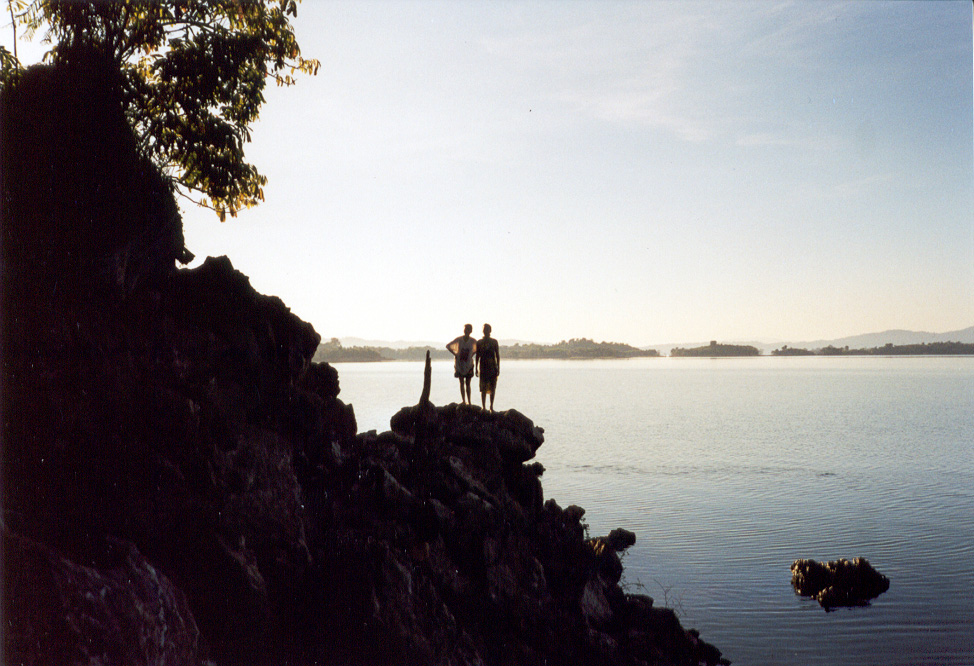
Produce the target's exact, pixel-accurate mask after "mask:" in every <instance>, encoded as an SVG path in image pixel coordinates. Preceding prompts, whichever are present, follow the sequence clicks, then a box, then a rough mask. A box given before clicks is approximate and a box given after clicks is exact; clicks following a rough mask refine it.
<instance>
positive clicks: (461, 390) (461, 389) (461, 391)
mask: <svg viewBox="0 0 974 666" xmlns="http://www.w3.org/2000/svg"><path fill="white" fill-rule="evenodd" d="M460 402H463V377H461V378H460Z"/></svg>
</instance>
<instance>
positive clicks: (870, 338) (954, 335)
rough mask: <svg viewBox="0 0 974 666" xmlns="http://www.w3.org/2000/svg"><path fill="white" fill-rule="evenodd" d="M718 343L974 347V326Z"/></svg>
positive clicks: (766, 349)
mask: <svg viewBox="0 0 974 666" xmlns="http://www.w3.org/2000/svg"><path fill="white" fill-rule="evenodd" d="M718 342H728V343H731V344H735V345H752V346H754V347H757V348H758V349H760V350H761V353H762V354H767V353H770V352H771V351H773V350H775V349H781V347H782V346H784V345H788V346H789V347H794V348H798V349H809V350H812V349H822V348H823V347H828V346H829V345H831V346H833V347H840V348H841V347H846V346H848V347H849V348H850V349H871V348H873V347H882V346H884V345H886V344H892V345H919V344H923V343H924V342H926V343H928V344H929V343H931V342H964V343H967V344H974V326H971V327H969V328H962V329H961V330H959V331H948V332H947V333H929V332H927V331H906V330H903V329H893V330H889V331H883V332H881V333H863V334H862V335H853V336H850V337H847V338H835V339H832V340H782V341H778V342H757V341H753V340H728V341H725V340H718ZM709 343H710V341H709V340H707V341H700V342H689V343H686V342H679V343H668V344H662V345H649V346H647V347H643V349H655V350H657V351H658V352H659V353H661V354H666V355H669V353H670V350H671V349H673V347H685V348H693V347H700V346H703V345H706V344H709Z"/></svg>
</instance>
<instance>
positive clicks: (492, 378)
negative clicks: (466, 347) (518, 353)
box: [476, 324, 501, 411]
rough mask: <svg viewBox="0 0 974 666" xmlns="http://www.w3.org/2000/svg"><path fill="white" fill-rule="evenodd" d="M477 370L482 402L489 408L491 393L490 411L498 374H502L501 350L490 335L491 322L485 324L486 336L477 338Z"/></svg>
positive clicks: (492, 405)
mask: <svg viewBox="0 0 974 666" xmlns="http://www.w3.org/2000/svg"><path fill="white" fill-rule="evenodd" d="M476 371H477V376H478V377H480V404H481V405H482V406H483V408H484V409H487V394H488V393H489V394H490V411H494V393H496V392H497V376H498V375H500V374H501V350H500V346H499V345H498V344H497V340H495V339H493V338H492V337H490V324H484V337H483V338H481V339H480V340H477V361H476Z"/></svg>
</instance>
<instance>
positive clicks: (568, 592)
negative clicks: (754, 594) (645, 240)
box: [0, 63, 723, 666]
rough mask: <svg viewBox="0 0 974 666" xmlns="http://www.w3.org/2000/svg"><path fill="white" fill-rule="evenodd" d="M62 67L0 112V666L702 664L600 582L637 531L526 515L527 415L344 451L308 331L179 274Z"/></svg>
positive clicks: (90, 87)
mask: <svg viewBox="0 0 974 666" xmlns="http://www.w3.org/2000/svg"><path fill="white" fill-rule="evenodd" d="M89 65H90V63H89ZM74 67H75V69H74V70H71V71H67V70H59V69H57V68H54V69H52V68H43V67H42V68H38V69H36V70H32V71H31V72H29V73H28V74H27V75H25V77H24V79H23V81H25V83H24V84H23V85H24V88H19V89H7V90H5V91H4V94H3V99H2V100H0V114H2V115H0V128H2V136H3V141H4V145H3V150H2V152H0V157H2V162H0V178H2V180H0V190H2V197H3V199H2V201H3V206H2V222H3V228H2V234H0V240H2V243H3V247H2V258H3V270H4V276H3V277H4V279H3V280H0V287H2V292H0V296H2V301H0V311H2V313H3V328H2V340H0V349H2V351H3V358H2V373H3V374H2V387H3V390H2V392H0V413H2V419H0V425H2V432H0V439H2V442H3V457H2V484H0V489H2V492H3V497H2V506H3V516H2V521H0V527H2V530H3V547H4V558H3V576H2V579H3V580H4V589H3V599H2V603H3V607H2V614H0V616H2V617H3V619H4V627H3V659H2V661H3V663H10V664H14V663H18V664H19V663H56V664H89V663H96V662H97V663H102V664H106V665H110V664H125V665H128V664H142V663H145V664H150V663H151V664H158V663H166V664H169V665H170V666H190V665H192V666H201V665H202V664H206V663H216V664H220V666H233V665H238V664H239V665H246V666H254V665H257V666H261V665H267V666H271V665H278V664H289V665H291V666H305V665H308V666H310V665H311V664H316V665H319V664H324V665H329V664H423V665H427V664H442V665H444V666H445V665H447V664H450V665H458V666H459V665H466V664H469V665H476V664H485V665H487V664H489V665H495V664H519V665H520V664H528V665H531V664H539V665H540V664H572V665H573V666H575V665H581V666H586V665H590V664H600V665H601V664H626V665H630V664H631V665H633V666H635V665H637V664H659V665H665V664H673V665H681V666H682V665H690V664H694V665H695V664H699V663H707V664H715V663H722V661H723V660H722V659H721V658H720V654H719V652H718V651H717V650H716V649H715V648H713V647H712V646H708V645H707V644H706V643H704V642H702V641H700V639H699V636H698V635H696V634H695V633H693V632H688V631H686V630H684V629H683V627H682V626H680V623H679V621H678V619H677V618H676V616H675V615H674V614H673V613H672V611H669V610H667V609H661V608H656V607H654V606H653V602H652V600H651V599H649V598H648V597H642V596H635V595H628V594H626V593H625V591H624V590H623V589H622V588H621V587H620V586H619V580H620V577H621V574H622V564H621V561H620V559H619V553H621V552H622V551H624V550H625V549H626V548H628V547H630V546H631V545H632V544H633V543H634V542H635V535H633V534H632V533H631V532H628V531H626V530H623V529H617V530H613V531H612V532H611V533H610V534H609V535H608V536H605V537H596V538H595V539H589V538H587V536H588V535H587V534H586V532H587V527H586V526H585V525H584V524H583V523H582V522H581V521H582V518H583V517H584V515H585V510H584V509H582V508H580V507H577V506H568V507H567V508H565V509H562V508H561V507H560V506H559V505H558V504H557V503H556V502H555V501H553V500H548V501H545V498H544V493H543V489H542V486H541V480H540V477H541V476H542V474H543V473H544V467H543V466H542V465H541V464H540V463H537V462H529V461H531V459H532V458H533V457H534V456H535V453H536V451H537V450H538V447H539V446H541V445H542V443H543V441H544V434H543V430H542V429H541V428H540V427H538V426H536V425H535V424H534V423H533V422H532V421H531V419H529V418H528V417H526V416H525V415H523V414H521V413H519V412H517V411H515V410H508V411H507V412H502V413H491V412H486V411H483V410H480V409H477V408H475V407H471V406H462V405H455V404H453V405H446V406H442V407H436V406H434V405H432V404H430V403H429V402H428V401H426V400H424V401H421V404H420V405H417V406H415V407H409V408H406V409H403V410H401V411H400V412H399V413H397V414H396V415H394V416H393V417H392V419H391V430H390V431H389V432H384V433H375V432H370V433H364V434H357V426H356V422H355V415H354V411H353V410H352V408H351V407H350V406H348V405H345V404H344V403H343V402H342V401H341V400H340V399H339V398H338V396H339V392H340V385H339V377H338V373H337V372H336V371H335V369H334V368H332V367H331V366H329V365H327V364H316V363H312V358H313V354H314V353H315V350H316V348H317V346H318V343H319V342H320V337H319V335H318V334H317V333H316V332H315V330H314V328H313V327H312V326H311V325H310V324H308V323H306V322H304V321H301V320H300V319H299V318H298V317H296V316H295V315H294V314H293V313H292V312H291V311H290V310H289V309H288V308H287V307H286V306H285V304H284V303H283V302H282V301H281V300H280V299H279V298H276V297H272V296H265V295H262V294H259V293H257V292H256V291H255V290H254V289H253V287H252V286H251V284H250V281H249V279H248V278H247V276H245V275H243V274H242V273H240V272H239V271H237V270H235V269H234V267H233V265H232V264H231V262H230V260H229V259H228V258H226V257H219V258H212V257H211V258H208V259H207V260H206V261H205V262H204V263H203V264H202V265H201V266H200V267H198V268H194V269H183V270H176V269H175V266H174V261H175V260H178V259H180V258H185V255H184V254H183V253H182V235H181V228H180V223H179V220H178V216H176V215H175V210H176V208H175V204H174V202H173V201H172V193H171V191H170V190H168V189H167V187H166V186H164V185H165V180H164V179H163V178H162V176H161V175H160V174H159V173H158V172H156V171H154V170H153V169H152V168H151V165H150V164H148V163H146V162H144V161H143V160H141V159H140V158H139V157H138V155H137V154H136V153H135V148H134V146H135V143H134V140H133V138H132V136H131V135H130V133H127V128H125V126H124V117H123V116H122V114H121V111H120V108H119V107H118V99H117V92H118V90H117V81H114V80H113V79H112V77H111V75H110V73H108V72H105V71H104V70H103V69H99V68H98V67H96V66H94V65H91V66H90V67H89V66H88V65H83V63H76V65H75V66H74ZM79 77H80V78H79ZM85 77H91V80H88V79H87V78H85ZM78 91H81V92H82V93H83V95H91V96H92V97H91V100H92V101H91V103H90V104H88V105H87V106H86V105H85V104H83V103H81V101H79V98H78V94H79V93H78ZM113 91H114V93H113ZM102 93H105V98H104V99H102V97H100V96H99V95H101V94H102ZM113 94H115V95H116V96H115V97H114V98H113V97H112V95H113ZM81 99H87V98H85V97H84V96H82V98H81ZM86 114H87V115H86ZM89 116H90V117H89ZM102 142H103V143H102ZM55 144H58V145H55ZM26 146H30V150H27V149H25V147H26ZM25 179H27V180H25ZM30 179H33V180H30ZM99 188H101V189H99ZM417 389H419V373H417Z"/></svg>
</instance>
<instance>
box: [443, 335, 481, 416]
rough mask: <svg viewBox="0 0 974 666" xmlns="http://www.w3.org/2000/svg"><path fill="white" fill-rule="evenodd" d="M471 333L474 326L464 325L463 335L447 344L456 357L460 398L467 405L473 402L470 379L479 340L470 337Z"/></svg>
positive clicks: (456, 374)
mask: <svg viewBox="0 0 974 666" xmlns="http://www.w3.org/2000/svg"><path fill="white" fill-rule="evenodd" d="M471 333H473V326H471V325H470V324H467V325H466V326H464V327H463V335H461V336H460V337H459V338H455V339H454V340H453V342H451V343H450V344H448V345H447V346H446V348H447V349H449V350H450V353H452V354H453V356H454V357H455V358H454V359H453V376H454V377H456V378H458V379H459V380H460V400H462V401H463V404H465V405H471V404H473V403H472V401H471V399H470V380H471V378H472V377H473V370H474V353H476V351H477V341H476V340H474V339H473V338H472V337H470V334H471Z"/></svg>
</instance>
